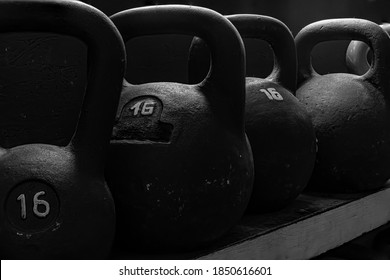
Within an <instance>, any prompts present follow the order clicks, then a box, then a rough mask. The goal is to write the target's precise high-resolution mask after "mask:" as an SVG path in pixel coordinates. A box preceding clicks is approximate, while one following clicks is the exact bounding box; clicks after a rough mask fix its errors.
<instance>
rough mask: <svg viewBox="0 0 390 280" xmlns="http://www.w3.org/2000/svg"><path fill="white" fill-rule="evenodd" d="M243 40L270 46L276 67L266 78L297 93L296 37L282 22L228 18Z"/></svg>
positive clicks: (253, 17) (252, 17)
mask: <svg viewBox="0 0 390 280" xmlns="http://www.w3.org/2000/svg"><path fill="white" fill-rule="evenodd" d="M227 19H229V20H230V21H231V22H232V23H233V25H234V26H235V27H236V28H237V30H238V32H239V33H240V35H241V37H242V38H251V39H260V40H264V41H266V42H267V43H269V44H270V46H271V48H272V51H273V54H274V66H273V70H272V72H271V73H270V75H269V76H268V77H267V78H266V79H268V80H271V81H273V82H276V83H279V84H281V85H282V86H283V87H284V88H286V89H288V90H290V91H291V92H292V93H295V90H296V77H297V55H296V50H295V42H294V37H293V35H292V34H291V32H290V30H289V28H288V27H287V26H286V25H285V24H284V23H283V22H281V21H280V20H278V19H276V18H273V17H269V16H263V15H254V14H241V15H229V16H227Z"/></svg>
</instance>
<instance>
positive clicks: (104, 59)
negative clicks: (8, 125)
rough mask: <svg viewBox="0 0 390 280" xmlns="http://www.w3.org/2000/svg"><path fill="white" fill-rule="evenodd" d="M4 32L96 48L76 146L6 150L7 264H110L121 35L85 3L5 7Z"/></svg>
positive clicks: (2, 253)
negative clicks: (107, 165) (68, 39)
mask: <svg viewBox="0 0 390 280" xmlns="http://www.w3.org/2000/svg"><path fill="white" fill-rule="evenodd" d="M0 26H1V27H0V32H36V31H39V32H52V33H56V34H66V35H69V36H73V37H76V38H79V39H80V40H82V41H83V42H84V43H85V44H86V46H87V47H88V85H87V88H86V92H85V97H84V103H83V107H82V110H81V112H80V117H79V120H78V124H77V128H76V130H75V132H74V135H73V137H72V140H71V141H70V143H69V144H68V145H67V146H54V145H47V144H27V145H22V146H17V147H14V148H11V149H1V156H0V170H1V171H0V182H1V187H0V199H1V200H0V201H1V206H2V207H1V209H0V223H1V224H0V257H1V259H17V258H21V259H68V258H70V259H84V258H87V259H91V258H93V259H95V258H107V257H108V254H109V253H110V249H111V246H112V242H113V239H114V233H115V207H114V202H113V199H112V196H111V193H110V191H109V189H108V187H107V185H106V183H105V180H104V152H105V150H106V148H107V146H108V143H109V139H110V134H111V130H112V122H113V120H114V117H115V110H116V106H117V104H118V100H119V94H120V90H121V86H122V77H123V73H124V66H125V53H124V44H123V41H122V39H121V37H120V34H119V32H118V30H117V29H116V28H115V26H114V25H113V24H112V22H111V21H110V20H109V18H108V17H107V16H105V15H104V14H103V13H102V12H100V11H98V10H97V9H95V8H93V7H91V6H89V5H86V4H83V3H81V2H78V1H55V0H53V1H52V0H12V1H11V0H4V1H0ZM53 94H55V92H54V93H53ZM31 106H39V104H31Z"/></svg>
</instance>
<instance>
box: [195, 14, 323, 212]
mask: <svg viewBox="0 0 390 280" xmlns="http://www.w3.org/2000/svg"><path fill="white" fill-rule="evenodd" d="M227 18H228V19H229V20H230V21H231V22H232V23H233V24H234V26H235V27H236V28H237V30H238V31H239V32H240V34H241V37H242V38H255V39H262V40H265V41H266V42H268V43H269V44H270V46H271V48H272V50H273V51H274V68H273V71H272V73H271V74H270V75H269V76H268V77H267V78H265V79H261V78H254V77H251V78H246V106H245V131H246V133H247V135H248V139H249V142H250V144H251V147H252V152H253V159H254V164H255V180H254V187H253V193H252V196H251V200H250V204H249V207H248V210H249V211H251V212H266V211H273V210H277V209H280V208H282V207H284V206H286V205H287V204H288V203H290V202H291V201H293V200H294V199H295V198H296V197H297V196H298V195H299V194H300V193H301V192H302V191H303V189H304V188H305V187H306V184H307V182H308V181H309V178H310V175H311V172H312V170H313V167H314V161H315V153H316V139H315V134H314V128H313V125H312V122H311V119H310V117H309V114H308V113H307V111H306V109H305V108H304V106H303V105H302V104H300V102H299V101H298V99H296V97H295V96H294V95H293V94H292V93H295V90H296V77H297V76H296V74H297V62H296V51H295V43H294V37H293V36H292V34H291V32H290V30H289V29H288V27H287V26H286V25H285V24H283V23H282V22H281V21H279V20H277V19H275V18H272V17H268V16H262V15H232V16H227ZM205 58H208V51H207V49H206V46H205V44H204V42H203V41H202V40H201V39H199V38H196V39H194V41H193V43H192V45H191V51H190V58H189V69H188V71H189V72H188V73H189V80H190V82H192V81H195V80H199V78H200V77H204V76H205V74H206V73H205V72H204V70H205V66H206V67H207V66H208V65H209V63H208V61H205Z"/></svg>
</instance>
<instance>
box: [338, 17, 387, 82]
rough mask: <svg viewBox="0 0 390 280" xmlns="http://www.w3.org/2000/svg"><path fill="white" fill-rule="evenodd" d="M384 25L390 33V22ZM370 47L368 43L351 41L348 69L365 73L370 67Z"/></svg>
mask: <svg viewBox="0 0 390 280" xmlns="http://www.w3.org/2000/svg"><path fill="white" fill-rule="evenodd" d="M380 27H382V28H383V29H384V30H385V31H386V32H387V33H388V34H389V33H390V23H384V24H381V25H380ZM369 51H370V48H369V47H368V46H367V44H365V43H363V42H361V41H351V43H350V44H349V46H348V49H347V52H346V56H345V61H346V64H347V68H348V71H350V72H351V73H352V74H357V75H363V74H364V73H366V72H367V70H368V69H369V68H370V64H369V62H368V59H367V56H368V53H369Z"/></svg>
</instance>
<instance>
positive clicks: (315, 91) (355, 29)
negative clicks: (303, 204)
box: [295, 19, 390, 192]
mask: <svg viewBox="0 0 390 280" xmlns="http://www.w3.org/2000/svg"><path fill="white" fill-rule="evenodd" d="M340 39H344V40H350V39H354V40H361V41H364V42H366V43H367V44H369V45H370V47H371V48H372V49H373V52H374V63H373V65H372V66H371V68H370V70H369V72H367V73H366V74H364V75H363V76H357V75H352V74H346V73H333V74H327V75H319V74H318V73H316V72H315V70H314V69H313V67H312V65H311V62H310V52H311V50H312V48H313V47H314V46H315V45H316V44H317V43H320V42H323V41H326V40H340ZM295 42H296V46H297V53H298V83H299V88H298V90H297V97H298V99H299V100H300V101H301V102H302V103H304V104H305V105H306V108H307V110H308V111H309V113H310V114H311V115H312V117H313V123H314V127H315V130H316V135H317V139H318V153H317V160H316V165H315V168H314V171H313V176H312V178H311V181H310V188H311V189H316V190H322V191H335V192H360V191H369V190H374V189H377V188H380V187H382V186H383V184H384V183H385V182H386V180H387V179H388V178H389V177H390V169H389V168H388V166H389V164H390V130H389V125H390V122H389V121H390V116H389V108H388V107H389V106H388V100H387V94H386V93H387V92H388V88H389V79H388V73H387V72H388V71H387V70H386V67H387V65H389V62H390V61H389V58H390V57H389V55H388V54H387V53H386V52H387V49H388V48H389V47H390V45H389V44H390V40H389V38H388V36H387V35H386V33H385V32H384V31H383V30H382V29H381V28H380V27H379V26H378V25H376V24H374V23H372V22H370V21H367V20H362V19H333V20H324V21H319V22H315V23H312V24H310V25H308V26H306V27H305V28H303V29H302V30H301V31H300V32H299V33H298V35H297V36H296V39H295Z"/></svg>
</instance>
